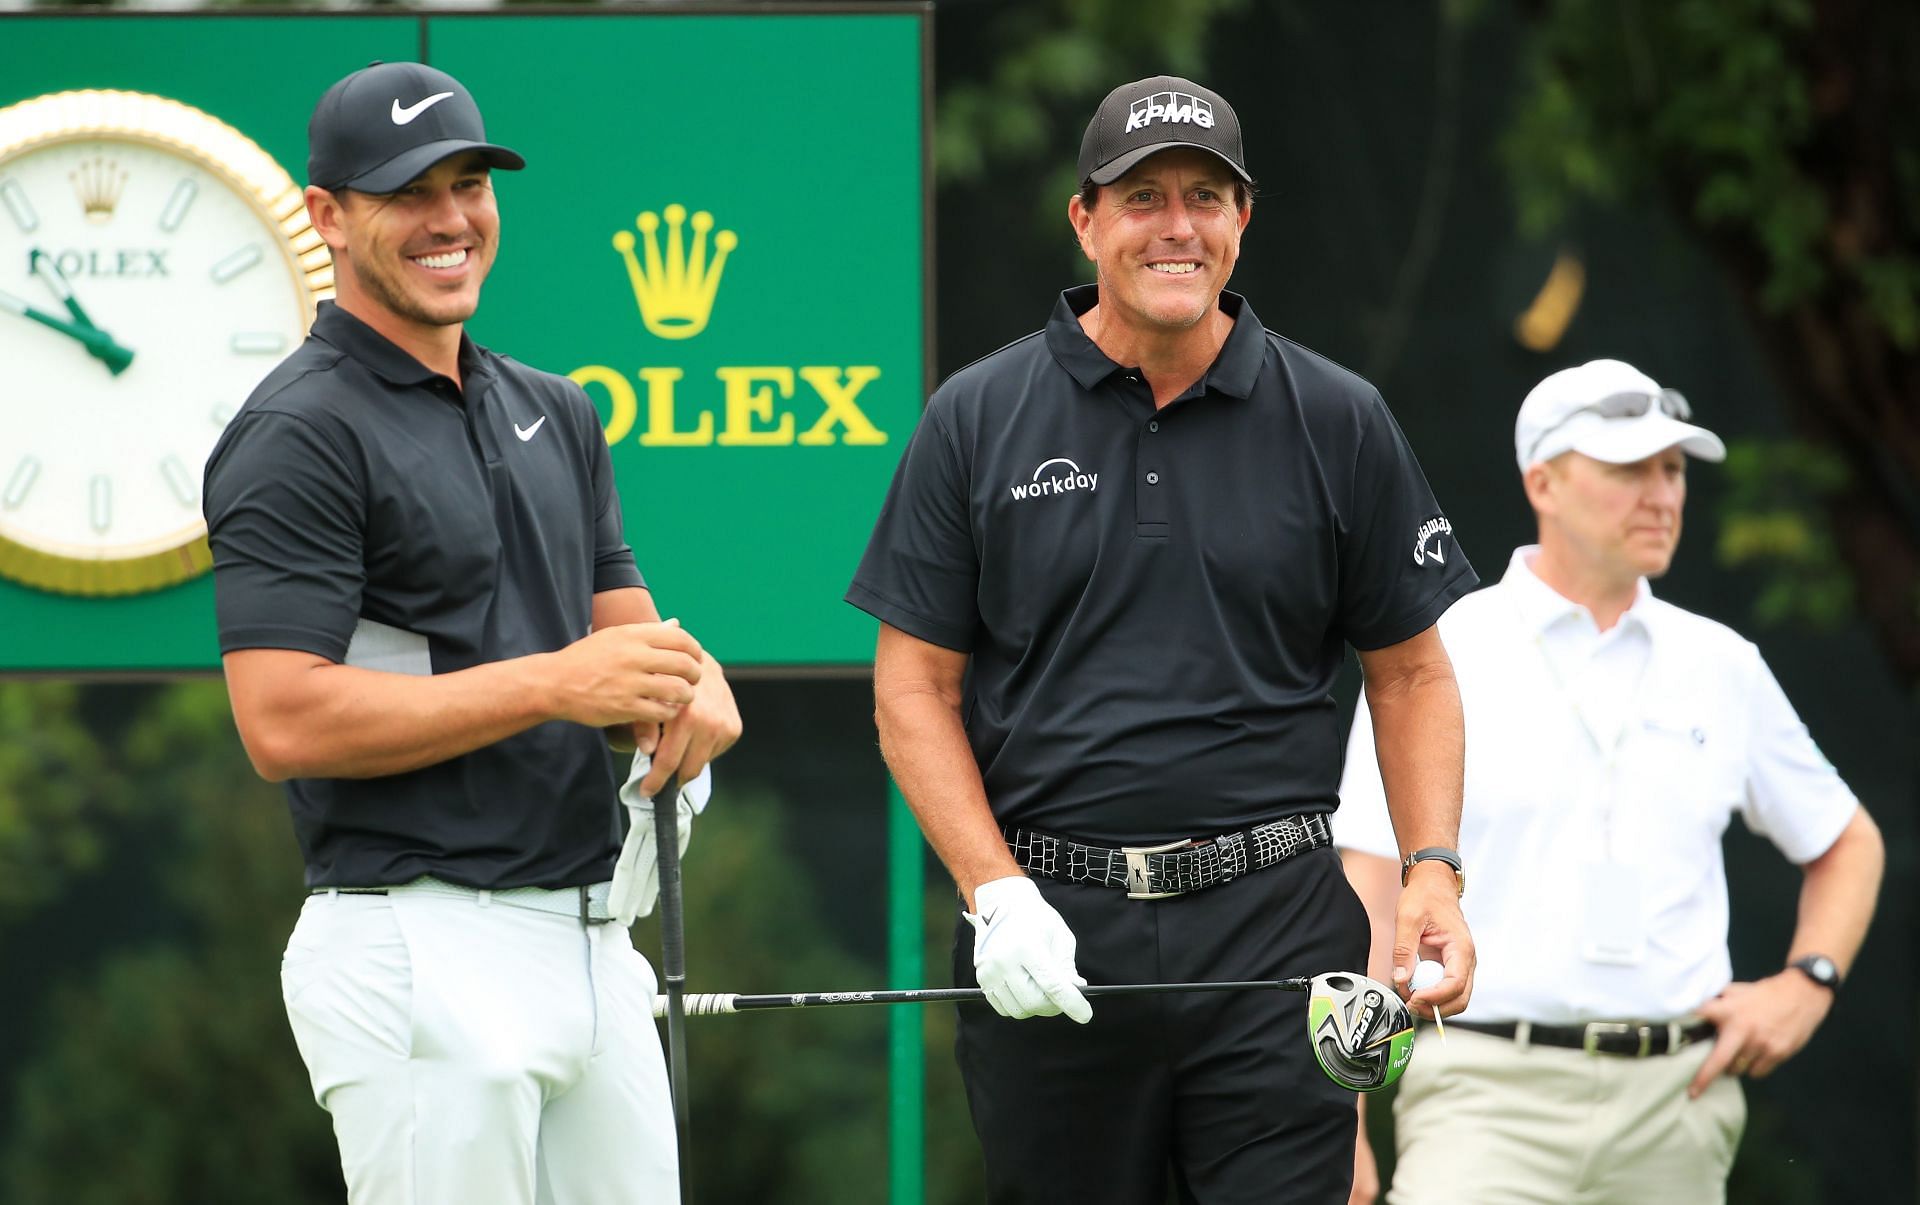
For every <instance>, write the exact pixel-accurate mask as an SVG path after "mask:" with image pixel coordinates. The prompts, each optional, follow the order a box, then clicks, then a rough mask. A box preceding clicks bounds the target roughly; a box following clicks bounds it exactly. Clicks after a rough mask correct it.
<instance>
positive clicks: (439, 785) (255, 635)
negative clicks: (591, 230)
mask: <svg viewBox="0 0 1920 1205" xmlns="http://www.w3.org/2000/svg"><path fill="white" fill-rule="evenodd" d="M460 367H461V376H462V378H463V379H464V384H465V387H464V392H463V390H462V389H461V388H458V387H456V386H455V385H454V384H453V382H452V381H451V380H449V379H448V378H446V377H443V376H440V375H439V374H437V373H434V372H432V371H431V370H429V369H428V368H426V367H425V366H424V365H422V364H421V363H419V362H418V361H417V360H415V359H414V358H413V357H411V356H409V355H408V354H406V353H405V352H403V351H402V350H400V348H398V347H396V346H395V345H394V344H392V343H391V342H389V341H388V340H387V339H385V338H384V337H382V336H381V335H379V334H378V333H376V332H375V331H374V330H373V329H372V328H371V327H369V326H367V325H366V324H365V323H363V322H361V321H360V320H359V319H357V318H355V317H353V316H352V315H351V314H349V313H347V312H346V311H345V310H342V309H340V308H339V307H338V306H335V305H333V304H331V303H322V305H321V307H320V312H319V315H318V317H317V318H316V319H315V321H314V324H313V331H312V334H311V335H310V336H309V338H308V339H307V341H306V343H305V344H304V345H302V346H301V347H300V348H299V350H297V351H295V352H294V354H293V355H291V356H289V357H288V358H287V359H286V361H285V362H283V363H282V364H281V365H280V366H279V367H277V368H276V369H274V371H273V372H272V373H270V374H269V375H268V376H267V378H266V379H265V380H264V381H262V382H261V383H260V386H259V387H258V388H257V389H255V390H254V392H253V396H251V397H250V398H248V400H247V403H246V405H245V406H244V407H243V408H242V409H241V411H240V413H239V414H238V415H237V416H235V418H234V419H233V421H232V422H231V423H230V424H229V425H228V427H227V430H226V432H225V434H224V435H222V437H221V439H220V442H219V444H218V445H217V446H216V447H215V448H214V450H213V455H212V456H211V458H210V459H209V460H208V462H207V476H206V512H207V528H208V533H209V538H210V541H211V543H212V546H213V558H214V583H215V596H216V606H217V609H218V612H219V628H220V647H221V651H222V652H228V653H230V652H234V651H237V650H240V649H252V648H283V649H298V650H302V651H305V652H309V653H315V654H318V655H319V656H322V657H325V658H327V659H328V660H330V661H336V662H353V663H358V658H357V656H356V657H350V656H349V645H350V644H353V645H354V647H355V648H356V649H359V648H361V647H365V646H364V644H363V643H356V642H355V639H354V638H355V634H356V631H359V632H360V633H361V635H362V636H363V638H364V637H366V636H367V635H368V634H369V633H378V634H380V635H382V636H384V637H385V638H386V639H385V647H386V648H387V649H388V650H389V652H391V650H392V648H393V647H394V646H395V644H396V642H397V644H398V646H399V647H400V648H401V652H400V654H399V655H398V656H397V657H395V656H391V655H390V656H388V657H387V658H385V659H384V660H383V661H381V662H380V663H379V665H380V666H381V667H382V668H397V667H400V666H402V665H403V664H405V663H406V662H407V661H408V656H407V653H408V650H416V649H417V651H418V656H417V657H415V658H414V660H415V662H416V663H415V664H412V665H410V666H407V668H408V669H410V670H411V672H422V673H424V672H432V673H448V672H451V671H454V670H460V669H466V668H468V667H470V666H475V665H480V664H483V663H486V662H491V661H501V660H506V659H508V658H512V657H519V656H524V655H526V654H529V653H541V652H550V651H552V650H555V649H558V648H561V647H563V646H565V645H567V644H569V643H571V642H572V641H574V640H578V639H579V638H581V637H582V636H585V635H587V633H588V632H589V631H590V630H591V628H592V613H593V595H594V594H595V593H597V592H599V591H603V590H611V589H616V588H619V587H623V586H641V585H644V584H645V583H644V582H642V580H641V578H640V574H639V571H638V570H637V569H636V568H635V566H634V561H633V553H632V550H631V549H629V548H628V547H627V545H626V542H625V540H624V537H623V535H622V533H621V521H620V501H619V496H618V495H617V494H616V493H615V491H614V485H613V468H612V462H611V461H610V459H609V457H608V455H607V444H606V439H605V437H604V436H603V435H602V433H601V429H600V422H599V417H598V415H597V414H596V413H595V411H594V408H593V403H592V402H591V401H589V400H588V399H587V397H586V395H585V393H583V392H582V391H581V390H580V388H579V387H578V386H576V385H574V384H573V383H572V382H571V381H568V380H567V379H566V378H564V377H557V376H553V375H551V374H549V373H544V372H538V371H535V370H534V369H531V368H528V367H526V366H525V365H522V364H518V363H515V362H514V361H512V360H510V359H507V358H506V357H504V356H498V355H495V354H494V353H492V352H490V351H488V350H486V349H485V348H482V347H479V346H477V345H475V344H473V343H472V342H471V341H470V340H464V339H463V341H462V345H461V350H460ZM386 629H399V631H398V632H397V633H396V632H390V631H387V630H386ZM287 794H288V797H289V801H290V802H291V804H292V808H293V819H294V830H295V833H296V835H297V836H298V838H299V841H300V847H301V850H302V852H303V853H304V854H305V856H306V863H307V882H308V884H309V885H310V886H315V887H320V886H373V885H378V884H383V883H399V882H405V881H407V880H409V879H413V878H416V877H418V876H420V875H423V874H431V875H434V876H437V877H439V878H442V879H446V880H449V881H451V882H456V883H463V884H466V885H469V886H474V887H490V888H492V887H518V886H541V887H564V886H574V885H578V884H581V883H590V882H596V881H601V880H604V879H606V878H608V877H609V876H610V875H611V873H612V867H613V859H614V855H615V854H616V853H617V852H618V849H619V844H620V831H619V826H618V821H617V816H616V813H617V810H618V809H617V807H616V804H615V799H614V784H613V767H612V761H611V755H610V754H609V753H608V751H607V747H606V742H605V739H604V737H603V736H602V734H601V733H600V732H599V731H598V730H597V729H593V728H589V727H585V726H583V725H579V724H569V723H563V722H558V721H556V722H551V723H546V724H541V725H539V726H537V727H535V728H532V729H530V730H528V731H526V732H523V733H521V734H519V735H518V736H514V737H510V738H508V739H507V740H504V741H501V742H499V743H498V744H495V745H491V746H488V747H486V748H484V749H478V750H475V751H474V752H472V753H469V754H466V755H464V756H462V757H456V758H454V759H452V760H450V761H446V762H442V763H440V764H439V765H434V766H428V767H427V768H425V769H422V770H416V771H413V772H411V773H407V774H396V775H392V776H390V777H385V778H372V779H300V780H295V781H293V782H290V783H289V784H288V785H287Z"/></svg>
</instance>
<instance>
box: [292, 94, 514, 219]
mask: <svg viewBox="0 0 1920 1205" xmlns="http://www.w3.org/2000/svg"><path fill="white" fill-rule="evenodd" d="M462 151H479V152H480V153H481V154H482V155H484V156H486V160H487V164H488V166H490V167H498V168H504V169H506V170H508V171H518V170H520V169H521V168H523V167H525V166H526V165H527V161H526V160H525V159H523V158H521V157H520V154H519V152H518V151H513V150H509V149H508V148H506V147H504V146H500V145H498V144H496V143H492V142H488V141H487V127H486V125H485V123H484V122H482V121H481V120H480V106H479V105H477V104H475V103H474V101H473V94H472V93H470V92H468V91H467V89H466V87H465V86H464V85H462V84H461V83H460V81H459V80H457V79H455V78H453V77H452V76H451V75H448V74H447V73H446V72H444V71H439V70H436V69H435V68H432V67H429V66H427V65H426V64H425V63H381V62H375V63H372V64H370V65H368V66H366V67H362V68H361V69H360V70H358V71H356V72H354V73H353V74H352V75H349V76H347V77H346V78H345V79H343V80H341V81H340V82H339V83H337V84H335V85H334V86H333V87H331V88H328V89H327V91H326V95H324V96H322V97H321V98H320V103H319V104H317V105H315V106H314V107H313V117H312V119H311V120H309V121H308V122H307V183H309V184H312V185H315V186H317V187H319V188H324V189H327V190H329V191H332V190H335V189H341V188H351V189H355V190H357V191H359V192H371V193H389V192H393V191H395V190H396V189H398V188H400V187H401V186H402V185H404V184H406V183H407V181H409V180H411V179H413V178H414V177H415V176H418V175H420V173H422V172H424V171H426V170H427V169H428V168H430V167H432V166H433V165H434V164H436V163H438V162H440V161H441V160H442V159H445V158H446V157H447V156H449V155H458V154H460V153H461V152H462Z"/></svg>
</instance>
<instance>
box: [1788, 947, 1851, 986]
mask: <svg viewBox="0 0 1920 1205" xmlns="http://www.w3.org/2000/svg"><path fill="white" fill-rule="evenodd" d="M1787 965H1788V966H1789V967H1791V968H1792V969H1794V970H1796V971H1799V972H1800V973H1801V974H1803V975H1805V976H1806V977H1807V978H1809V979H1811V980H1813V981H1814V982H1815V983H1817V984H1819V985H1820V986H1821V987H1824V988H1826V989H1827V990H1828V991H1830V992H1837V991H1839V990H1840V964H1839V963H1837V962H1835V961H1834V960H1833V959H1831V958H1829V957H1827V956H1826V955H1825V954H1805V955H1802V956H1801V957H1799V958H1796V959H1794V960H1793V961H1792V962H1790V963H1788V964H1787Z"/></svg>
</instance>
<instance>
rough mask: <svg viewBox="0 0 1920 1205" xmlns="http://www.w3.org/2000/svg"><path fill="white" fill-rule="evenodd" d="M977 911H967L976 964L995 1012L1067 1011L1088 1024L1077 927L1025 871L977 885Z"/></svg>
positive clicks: (1024, 1014)
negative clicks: (1069, 925)
mask: <svg viewBox="0 0 1920 1205" xmlns="http://www.w3.org/2000/svg"><path fill="white" fill-rule="evenodd" d="M973 906H974V907H975V908H977V909H978V910H979V911H978V912H962V913H961V915H962V916H964V917H966V918H967V922H968V923H969V924H971V925H972V926H973V969H974V973H975V975H976V977H977V978H978V979H979V980H980V987H981V988H982V989H983V990H984V991H985V992H986V994H987V1001H988V1003H990V1004H992V1005H993V1011H995V1012H997V1013H999V1014H1000V1015H1001V1016H1003V1017H1011V1018H1013V1019H1015V1020H1019V1019H1020V1018H1023V1017H1054V1016H1058V1015H1060V1014H1061V1013H1065V1014H1066V1015H1067V1016H1068V1017H1071V1018H1072V1019H1073V1020H1075V1021H1078V1022H1079V1023H1080V1024H1082V1025H1085V1024H1086V1023H1087V1022H1088V1021H1089V1020H1091V1019H1092V1017H1093V1005H1091V1004H1089V1003H1087V998H1086V997H1085V996H1083V995H1081V994H1080V989H1081V988H1083V987H1085V986H1086V985H1087V981H1086V980H1085V979H1083V978H1081V977H1080V973H1079V972H1078V971H1077V970H1075V969H1074V966H1073V952H1074V947H1075V943H1074V939H1073V931H1072V930H1070V929H1068V928H1067V922H1066V921H1064V920H1062V919H1060V914H1059V913H1058V912H1056V911H1054V909H1053V905H1051V904H1049V903H1047V901H1046V900H1044V899H1042V898H1041V896H1040V888H1039V887H1037V886H1035V885H1034V882H1033V880H1032V879H1029V878H1027V877H1026V876H1025V875H1012V876H1009V877H1007V878H1004V879H993V880H991V881H990V882H986V883H982V884H980V885H979V886H978V887H975V888H974V889H973Z"/></svg>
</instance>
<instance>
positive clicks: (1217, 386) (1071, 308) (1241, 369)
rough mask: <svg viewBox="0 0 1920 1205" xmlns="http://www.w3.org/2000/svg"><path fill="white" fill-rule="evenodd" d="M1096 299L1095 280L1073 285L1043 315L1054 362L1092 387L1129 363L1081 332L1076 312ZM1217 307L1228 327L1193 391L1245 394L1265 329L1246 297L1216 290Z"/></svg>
mask: <svg viewBox="0 0 1920 1205" xmlns="http://www.w3.org/2000/svg"><path fill="white" fill-rule="evenodd" d="M1099 301H1100V286H1099V285H1076V286H1074V287H1073V288H1071V289H1067V290H1066V291H1064V292H1063V293H1061V294H1060V300H1059V301H1058V302H1056V303H1055V304H1054V307H1053V316H1052V317H1050V318H1049V319H1047V330H1046V335H1047V350H1048V351H1050V352H1052V353H1053V358H1054V359H1055V360H1058V361H1059V362H1060V367H1062V368H1064V369H1066V370H1067V372H1068V374H1069V375H1071V376H1072V377H1073V379H1074V380H1076V381H1078V382H1079V383H1080V387H1081V388H1082V389H1092V388H1093V387H1095V386H1096V385H1098V384H1100V382H1102V381H1104V380H1106V379H1107V378H1108V377H1110V376H1112V375H1113V374H1114V373H1116V372H1120V371H1122V370H1124V369H1125V368H1127V367H1129V366H1128V365H1124V364H1116V363H1114V362H1113V361H1112V360H1110V359H1108V358H1107V353H1105V352H1103V351H1101V350H1100V348H1099V345H1097V344H1096V343H1094V341H1093V340H1092V339H1089V338H1087V332H1086V330H1085V329H1084V328H1083V327H1081V325H1080V315H1082V314H1084V313H1086V312H1087V311H1088V310H1090V309H1092V308H1093V307H1094V306H1095V305H1097V304H1098V303H1099ZM1220 308H1221V309H1222V310H1224V311H1225V312H1226V313H1228V314H1230V315H1232V316H1233V329H1232V330H1231V331H1229V332H1228V333H1227V341H1226V342H1225V343H1224V344H1222V345H1221V347H1220V354H1219V355H1218V356H1215V357H1214V360H1213V365H1212V367H1210V368H1208V369H1207V375H1206V376H1205V377H1203V378H1201V381H1200V385H1199V387H1198V389H1197V390H1196V392H1200V393H1205V392H1209V391H1211V392H1214V393H1224V394H1227V395H1228V396H1230V397H1238V398H1244V397H1248V396H1251V395H1252V393H1253V385H1254V382H1255V381H1256V380H1258V379H1259V376H1260V366H1261V365H1262V364H1263V363H1265V362H1266V329H1265V328H1264V327H1262V326H1261V325H1260V319H1259V317H1258V315H1256V314H1255V313H1254V312H1253V307H1252V306H1250V305H1248V304H1247V299H1246V298H1244V297H1242V296H1240V294H1238V293H1229V292H1226V291H1224V290H1222V292H1221V294H1220Z"/></svg>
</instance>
